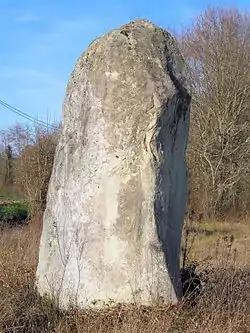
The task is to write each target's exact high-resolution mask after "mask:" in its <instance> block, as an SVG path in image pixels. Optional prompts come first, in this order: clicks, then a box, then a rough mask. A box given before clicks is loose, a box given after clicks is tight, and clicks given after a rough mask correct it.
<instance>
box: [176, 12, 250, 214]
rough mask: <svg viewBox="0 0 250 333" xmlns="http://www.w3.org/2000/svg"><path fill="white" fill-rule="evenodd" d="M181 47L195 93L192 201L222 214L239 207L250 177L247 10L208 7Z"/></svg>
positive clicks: (249, 32)
mask: <svg viewBox="0 0 250 333" xmlns="http://www.w3.org/2000/svg"><path fill="white" fill-rule="evenodd" d="M181 47H182V50H183V53H184V55H185V57H186V59H187V62H188V64H189V68H190V84H191V89H192V93H193V106H192V118H191V131H190V145H189V167H190V191H191V197H190V200H191V202H192V203H191V205H193V206H194V209H198V210H202V211H203V212H205V213H206V214H207V215H218V213H220V214H222V213H225V212H228V210H229V209H230V208H232V207H233V208H234V209H236V208H239V203H240V200H242V196H243V195H244V191H245V190H246V186H247V184H249V181H250V176H249V167H250V164H249V163H250V122H249V120H250V18H249V15H247V14H242V13H240V12H239V11H238V10H236V9H233V10H223V9H208V10H206V11H205V12H204V14H202V15H201V16H200V17H199V18H198V20H197V22H196V23H195V24H194V26H193V27H192V28H191V29H190V30H189V31H187V32H186V33H185V34H184V35H183V37H182V40H181ZM248 189H249V187H248Z"/></svg>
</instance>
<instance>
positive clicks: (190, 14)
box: [0, 0, 250, 129]
mask: <svg viewBox="0 0 250 333" xmlns="http://www.w3.org/2000/svg"><path fill="white" fill-rule="evenodd" d="M247 3H248V0H235V1H230V0H228V1H227V0H221V1H219V2H218V1H205V0H193V1H191V0H179V1H178V0H175V1H174V0H172V1H170V0H144V1H143V0H137V1H136V0H123V1H119V0H116V1H115V0H106V1H101V0H92V1H86V0H81V1H80V0H79V1H78V0H71V1H69V0H68V1H66V0H50V1H48V0H40V1H31V0H29V1H28V0H0V37H1V39H0V40H1V52H0V100H3V101H5V102H7V103H9V104H11V105H13V106H15V107H17V108H19V109H20V110H22V111H23V112H26V113H29V114H31V115H32V116H34V117H36V118H39V119H42V120H46V119H49V121H50V122H53V121H55V120H58V119H60V117H61V111H62V103H63V99H64V95H65V88H66V84H67V81H68V78H69V75H70V73H71V71H72V69H73V67H74V64H75V62H76V59H77V58H78V57H79V56H80V54H81V53H82V52H83V51H84V50H85V49H86V48H87V46H88V44H89V43H90V42H91V41H92V40H93V39H94V38H96V37H98V36H100V35H102V34H104V33H105V32H106V31H108V30H110V29H112V28H116V27H119V26H120V25H122V24H124V23H127V22H128V21H130V20H133V19H136V18H147V19H149V20H151V21H153V22H154V23H156V24H158V25H160V26H162V27H164V28H171V29H175V30H178V29H182V28H184V27H186V26H188V25H189V24H190V23H191V22H192V20H193V19H194V18H195V17H196V16H197V15H199V14H200V13H201V12H202V11H203V10H204V9H205V8H206V7H207V6H209V5H221V6H235V7H237V8H239V9H242V10H249V9H250V4H247ZM21 121H24V120H23V119H22V118H20V117H19V116H17V115H15V114H13V113H11V112H10V111H8V110H7V109H5V108H3V107H2V106H0V129H4V128H7V127H9V126H11V125H13V124H15V123H16V122H21Z"/></svg>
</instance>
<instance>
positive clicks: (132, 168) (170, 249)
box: [37, 20, 190, 308]
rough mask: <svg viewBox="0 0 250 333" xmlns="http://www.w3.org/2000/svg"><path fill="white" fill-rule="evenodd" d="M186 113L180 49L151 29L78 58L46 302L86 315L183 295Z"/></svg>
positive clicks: (144, 26) (134, 30)
mask: <svg viewBox="0 0 250 333" xmlns="http://www.w3.org/2000/svg"><path fill="white" fill-rule="evenodd" d="M189 104H190V96H189V94H188V92H187V90H186V88H185V65H184V61H183V58H182V56H181V54H180V53H179V51H178V49H177V45H176V42H175V40H174V39H173V38H172V37H171V35H170V34H169V33H167V32H166V31H164V30H162V29H160V28H158V27H156V26H155V25H153V24H152V23H150V22H149V21H147V20H138V21H135V22H131V23H129V24H127V25H125V26H123V27H121V28H120V29H117V30H114V31H111V32H109V33H108V34H106V35H105V36H103V37H102V38H99V39H97V40H95V41H94V42H93V43H92V44H91V45H90V46H89V48H88V49H87V51H86V52H85V53H84V54H83V55H82V56H81V57H80V58H79V60H78V61H77V64H76V66H75V69H74V71H73V73H72V75H71V78H70V81H69V84H68V87H67V95H66V100H65V105H64V115H63V131H62V136H61V139H60V142H59V145H58V147H57V151H56V156H55V162H54V168H53V173H52V177H51V182H50V186H49V192H48V198H47V199H48V200H47V207H46V211H45V214H44V226H43V232H42V237H41V244H40V257H39V264H38V269H37V279H38V282H37V285H38V290H39V291H40V293H41V294H44V293H49V294H54V296H56V297H58V300H59V302H60V306H61V307H67V306H69V305H70V304H72V303H73V304H77V305H78V306H79V307H82V308H84V307H92V306H103V305H104V304H106V303H108V302H109V301H110V302H112V301H114V302H125V303H129V302H134V301H136V302H139V303H141V304H150V303H152V302H154V301H158V300H160V299H162V300H166V301H176V300H177V299H178V297H180V296H181V286H180V281H179V279H180V276H179V252H180V240H181V232H182V222H183V218H184V213H185V204H186V196H187V175H186V165H185V150H186V144H187V137H188V127H189Z"/></svg>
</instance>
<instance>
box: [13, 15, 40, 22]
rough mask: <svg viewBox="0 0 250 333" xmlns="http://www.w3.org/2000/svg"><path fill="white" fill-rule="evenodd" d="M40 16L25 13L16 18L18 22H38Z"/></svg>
mask: <svg viewBox="0 0 250 333" xmlns="http://www.w3.org/2000/svg"><path fill="white" fill-rule="evenodd" d="M38 21H40V18H39V17H38V16H36V15H33V14H25V15H22V16H19V17H17V18H16V22H19V23H31V22H38Z"/></svg>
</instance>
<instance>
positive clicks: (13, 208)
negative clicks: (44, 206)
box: [0, 202, 29, 226]
mask: <svg viewBox="0 0 250 333" xmlns="http://www.w3.org/2000/svg"><path fill="white" fill-rule="evenodd" d="M28 216H29V213H28V205H27V204H26V203H25V202H9V203H8V202H7V203H2V204H0V225H1V226H11V225H16V224H22V223H24V222H25V221H27V218H28Z"/></svg>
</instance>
